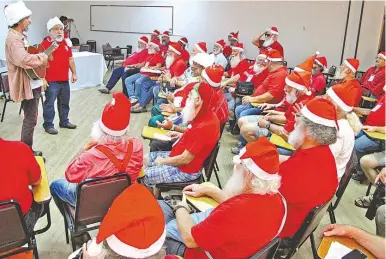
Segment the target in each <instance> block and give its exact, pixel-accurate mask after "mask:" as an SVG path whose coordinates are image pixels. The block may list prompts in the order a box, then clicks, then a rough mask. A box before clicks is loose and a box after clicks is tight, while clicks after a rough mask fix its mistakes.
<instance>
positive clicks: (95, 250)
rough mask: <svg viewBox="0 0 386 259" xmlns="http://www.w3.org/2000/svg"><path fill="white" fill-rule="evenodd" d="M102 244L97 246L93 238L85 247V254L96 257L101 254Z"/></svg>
mask: <svg viewBox="0 0 386 259" xmlns="http://www.w3.org/2000/svg"><path fill="white" fill-rule="evenodd" d="M102 246H103V243H100V244H97V243H96V238H93V239H92V241H91V244H90V245H89V246H88V247H87V253H88V255H89V256H92V257H97V256H98V255H100V254H101V253H102Z"/></svg>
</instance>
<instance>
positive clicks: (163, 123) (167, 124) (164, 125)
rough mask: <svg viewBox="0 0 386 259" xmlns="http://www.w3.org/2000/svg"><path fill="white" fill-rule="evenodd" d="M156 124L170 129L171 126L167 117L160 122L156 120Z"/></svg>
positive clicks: (171, 123)
mask: <svg viewBox="0 0 386 259" xmlns="http://www.w3.org/2000/svg"><path fill="white" fill-rule="evenodd" d="M156 123H157V126H158V127H159V128H162V129H166V130H170V129H171V128H172V127H173V122H172V121H171V120H169V119H165V120H164V121H163V122H162V123H160V122H159V121H157V122H156Z"/></svg>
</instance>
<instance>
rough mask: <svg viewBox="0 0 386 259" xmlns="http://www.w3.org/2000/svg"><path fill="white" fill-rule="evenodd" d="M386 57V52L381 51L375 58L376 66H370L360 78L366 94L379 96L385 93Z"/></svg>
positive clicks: (374, 96)
mask: <svg viewBox="0 0 386 259" xmlns="http://www.w3.org/2000/svg"><path fill="white" fill-rule="evenodd" d="M385 59H386V52H384V51H383V52H381V53H379V54H378V55H377V57H376V59H375V66H373V67H370V68H369V69H368V70H367V71H366V73H365V74H364V75H363V76H362V77H361V79H360V80H359V83H360V84H361V85H362V87H363V90H364V92H365V95H366V96H370V97H373V98H379V97H381V95H382V94H383V92H384V91H383V87H384V86H385V73H386V67H385Z"/></svg>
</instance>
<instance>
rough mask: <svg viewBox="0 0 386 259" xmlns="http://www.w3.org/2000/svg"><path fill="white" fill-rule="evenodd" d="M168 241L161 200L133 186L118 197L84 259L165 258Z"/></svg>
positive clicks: (84, 252)
mask: <svg viewBox="0 0 386 259" xmlns="http://www.w3.org/2000/svg"><path fill="white" fill-rule="evenodd" d="M133 212H134V213H133ZM165 239H166V234H165V223H164V216H163V214H162V210H161V207H160V206H159V204H158V203H157V200H156V199H155V198H154V196H153V195H152V193H151V192H150V191H149V190H147V189H146V187H144V186H143V185H140V184H133V185H131V186H129V187H128V188H127V189H126V190H124V191H123V192H122V193H121V194H120V195H119V196H118V197H116V198H115V200H114V202H113V203H112V205H111V207H110V209H109V210H108V211H107V213H106V215H105V216H104V218H103V220H102V222H101V225H100V227H99V231H98V234H97V236H96V238H94V239H93V240H92V241H89V242H88V244H87V245H86V244H84V245H83V257H81V258H83V259H104V258H105V259H113V258H115V259H124V258H146V259H164V258H167V257H165V255H166V252H165V249H164V247H163V245H164V242H165ZM78 253H79V251H76V252H74V253H73V254H78ZM69 258H72V257H71V256H70V257H69ZM170 258H176V259H177V257H170Z"/></svg>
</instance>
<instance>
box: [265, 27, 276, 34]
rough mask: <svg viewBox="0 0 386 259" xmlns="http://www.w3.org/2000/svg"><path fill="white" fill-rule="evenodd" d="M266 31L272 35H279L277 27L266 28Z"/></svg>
mask: <svg viewBox="0 0 386 259" xmlns="http://www.w3.org/2000/svg"><path fill="white" fill-rule="evenodd" d="M266 31H267V32H269V33H271V34H273V35H279V30H278V29H277V27H271V28H268V29H267V30H266Z"/></svg>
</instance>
